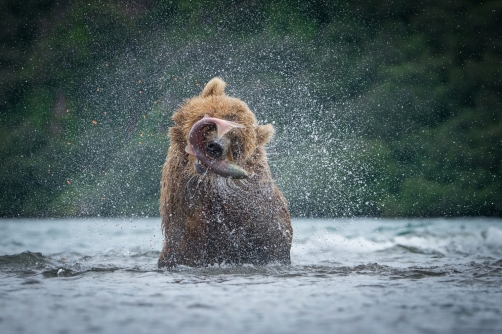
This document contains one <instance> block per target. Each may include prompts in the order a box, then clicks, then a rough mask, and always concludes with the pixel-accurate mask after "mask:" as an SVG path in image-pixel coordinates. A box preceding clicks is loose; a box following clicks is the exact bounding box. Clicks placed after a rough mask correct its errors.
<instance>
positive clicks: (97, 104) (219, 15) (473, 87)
mask: <svg viewBox="0 0 502 334" xmlns="http://www.w3.org/2000/svg"><path fill="white" fill-rule="evenodd" d="M0 10H1V11H0V12H1V13H2V14H1V16H2V17H1V19H0V43H1V47H0V64H1V67H0V74H1V78H2V80H1V81H2V82H1V84H0V99H1V101H0V137H1V138H0V162H1V164H2V166H3V168H2V173H0V189H1V192H0V215H1V216H86V215H89V216H93V215H105V216H116V215H157V214H158V197H159V182H160V172H161V168H162V165H163V163H164V159H165V155H166V152H167V148H168V145H169V142H168V138H167V129H168V128H169V126H170V124H171V120H170V115H171V114H172V112H173V111H174V110H175V109H176V107H177V106H178V105H179V104H180V103H182V101H183V100H184V99H186V98H189V97H191V96H193V95H196V94H198V93H199V92H200V90H201V88H202V85H203V84H204V83H205V82H206V81H207V80H209V79H210V78H211V77H213V76H215V75H220V76H222V77H223V78H224V79H226V80H227V82H228V83H229V86H228V88H227V90H228V93H229V94H231V95H235V96H238V97H241V98H242V99H243V100H244V101H246V102H247V103H248V104H249V106H250V107H251V108H252V109H253V110H254V111H255V113H256V114H257V116H258V118H259V120H260V121H261V122H272V121H273V122H274V125H275V126H276V129H277V135H276V139H275V140H274V142H272V144H271V145H270V147H269V152H270V164H271V168H272V171H273V174H274V177H275V178H276V180H277V183H278V185H279V187H280V188H281V190H283V192H284V194H285V195H286V197H287V198H288V200H289V205H290V207H291V211H292V214H293V215H294V216H352V215H374V216H378V215H383V216H456V215H493V216H500V215H502V204H501V203H502V201H500V199H501V198H502V179H501V178H502V164H501V161H502V119H501V113H500V110H502V109H501V97H500V91H501V87H500V84H501V80H502V78H501V60H502V57H501V54H502V44H501V43H500V40H501V38H502V28H501V27H502V26H501V24H500V22H501V21H502V2H500V1H495V0H493V1H483V2H482V3H479V2H477V1H468V0H463V1H454V2H444V1H439V0H427V1H421V2H409V1H404V0H395V1H390V0H389V1H384V2H382V1H376V0H370V1H352V2H342V1H326V0H312V1H297V0H282V1H281V0H262V1H260V0H245V1H236V0H228V1H221V0H220V1H212V0H204V1H188V0H177V1H176V0H173V1H167V0H166V1H160V0H159V1H155V0H149V1H127V2H120V1H108V2H102V1H99V0H90V1H86V2H80V1H68V2H58V1H55V0H44V1H31V0H29V1H24V2H23V3H22V4H21V3H19V2H17V1H13V0H2V1H0Z"/></svg>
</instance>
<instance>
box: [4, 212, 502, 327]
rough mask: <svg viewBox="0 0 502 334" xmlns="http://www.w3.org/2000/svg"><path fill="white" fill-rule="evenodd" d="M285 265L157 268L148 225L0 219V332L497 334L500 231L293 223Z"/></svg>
mask: <svg viewBox="0 0 502 334" xmlns="http://www.w3.org/2000/svg"><path fill="white" fill-rule="evenodd" d="M293 228H294V240H293V247H292V250H291V260H292V265H291V266H277V265H269V266H265V267H253V266H246V265H245V266H241V267H232V266H223V267H208V268H198V269H194V268H184V267H181V268H176V269H174V270H171V271H168V270H165V269H163V270H159V269H157V258H158V256H159V251H160V249H161V247H162V237H161V235H160V219H159V218H145V219H105V218H95V219H39V220H33V219H16V220H6V219H3V220H0V333H172V332H174V333H369V332H371V333H501V332H502V220H497V219H481V218H463V219H416V220H407V219H395V220H394V219H392V220H390V219H389V220H385V219H370V218H362V219H331V220H304V219H295V220H293Z"/></svg>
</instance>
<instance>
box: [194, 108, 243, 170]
mask: <svg viewBox="0 0 502 334" xmlns="http://www.w3.org/2000/svg"><path fill="white" fill-rule="evenodd" d="M214 126H216V133H214V134H213V138H211V139H210V140H207V139H208V138H207V137H208V136H207V130H208V127H214ZM236 128H244V126H243V125H241V124H239V123H235V122H231V121H227V120H223V119H219V118H213V117H209V116H207V115H206V116H205V117H204V118H202V119H201V120H200V121H198V122H197V123H195V124H194V125H193V126H192V128H191V129H190V133H189V135H188V145H187V146H186V148H185V151H186V152H187V153H188V154H191V155H193V156H194V157H195V163H194V167H195V171H196V172H197V173H199V174H206V173H208V172H213V173H215V174H217V175H220V176H223V177H230V178H234V179H244V178H247V177H248V174H247V172H246V171H245V170H244V169H242V168H241V167H240V166H238V165H237V164H235V163H234V162H232V154H231V151H230V150H229V146H230V142H229V140H228V139H227V138H226V137H224V135H225V134H226V133H227V132H229V131H231V130H232V129H236ZM213 132H214V131H213ZM225 153H227V154H225ZM225 155H226V156H225Z"/></svg>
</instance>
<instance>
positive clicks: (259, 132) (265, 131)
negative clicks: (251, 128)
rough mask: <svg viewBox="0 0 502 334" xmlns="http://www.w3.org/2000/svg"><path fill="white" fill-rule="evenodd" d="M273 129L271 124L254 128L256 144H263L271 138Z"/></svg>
mask: <svg viewBox="0 0 502 334" xmlns="http://www.w3.org/2000/svg"><path fill="white" fill-rule="evenodd" d="M274 133H275V130H274V127H273V126H272V125H271V124H265V125H260V126H258V127H257V128H256V145H257V146H263V145H265V144H266V143H268V142H269V141H270V140H272V137H273V136H274Z"/></svg>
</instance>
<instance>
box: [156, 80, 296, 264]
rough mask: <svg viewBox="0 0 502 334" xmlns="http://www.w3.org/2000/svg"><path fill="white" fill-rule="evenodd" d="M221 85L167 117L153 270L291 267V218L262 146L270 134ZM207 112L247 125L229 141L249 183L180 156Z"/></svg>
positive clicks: (207, 89) (268, 128)
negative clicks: (159, 240)
mask: <svg viewBox="0 0 502 334" xmlns="http://www.w3.org/2000/svg"><path fill="white" fill-rule="evenodd" d="M225 85H226V84H225V82H224V81H223V80H221V79H220V78H213V79H212V80H211V81H209V82H208V83H207V84H206V86H205V87H204V90H203V91H202V93H201V94H200V95H199V96H196V97H193V98H192V99H189V100H187V101H185V103H184V104H183V105H182V106H181V107H180V108H179V109H178V111H177V112H176V113H175V114H174V115H173V120H174V125H173V127H171V129H170V131H169V137H170V140H171V146H170V148H169V152H168V155H167V159H166V162H165V164H164V168H163V170H162V181H161V197H160V214H161V217H162V232H163V234H164V247H163V250H162V254H161V256H160V258H159V267H163V266H168V267H172V266H175V265H188V266H204V265H212V264H221V263H233V264H243V263H253V264H266V263H269V262H279V263H290V248H291V240H292V236H293V229H292V227H291V219H290V215H289V211H288V209H287V205H286V200H285V199H284V197H283V196H282V194H281V192H280V191H279V189H278V188H277V187H276V186H275V184H274V182H273V180H272V176H271V174H270V168H269V166H268V163H267V158H266V153H265V148H264V145H265V144H266V143H267V142H269V141H270V140H271V138H272V137H273V134H274V129H273V127H272V125H270V124H267V125H257V121H256V118H255V115H254V114H253V113H252V112H251V110H249V108H248V106H247V105H246V104H245V103H244V102H242V101H241V100H239V99H236V98H233V97H229V96H227V95H226V94H225V92H224V89H225ZM205 115H208V116H210V117H215V118H221V119H226V120H229V121H234V122H237V123H239V124H241V125H243V126H245V128H244V129H238V130H237V129H236V130H232V131H231V132H229V133H228V134H227V136H229V138H230V139H231V143H232V144H231V145H232V146H231V147H232V152H234V154H233V158H234V160H233V162H234V163H236V164H237V165H239V166H240V167H242V168H244V169H245V170H246V171H247V173H248V174H249V177H248V178H247V179H244V180H236V179H229V178H224V177H221V176H219V175H216V174H213V173H207V174H204V175H200V174H198V173H197V172H196V171H195V167H194V162H195V157H194V156H192V155H189V154H188V153H186V152H185V146H186V145H187V141H188V134H189V132H190V129H191V128H192V126H193V125H194V124H195V123H196V122H197V121H198V120H200V119H201V118H203V117H204V116H205Z"/></svg>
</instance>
